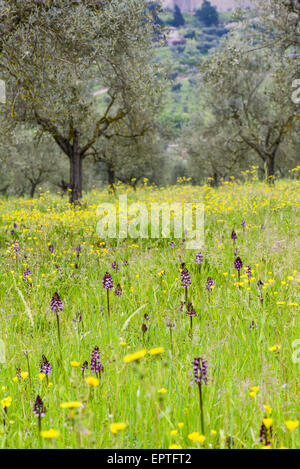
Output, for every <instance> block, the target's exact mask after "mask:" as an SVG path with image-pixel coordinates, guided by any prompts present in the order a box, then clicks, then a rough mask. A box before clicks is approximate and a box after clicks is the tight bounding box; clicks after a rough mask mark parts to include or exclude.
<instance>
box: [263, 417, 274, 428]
mask: <svg viewBox="0 0 300 469" xmlns="http://www.w3.org/2000/svg"><path fill="white" fill-rule="evenodd" d="M272 423H273V419H271V418H270V417H269V418H266V419H263V424H264V426H265V427H266V428H267V429H269V428H270V427H271V426H272Z"/></svg>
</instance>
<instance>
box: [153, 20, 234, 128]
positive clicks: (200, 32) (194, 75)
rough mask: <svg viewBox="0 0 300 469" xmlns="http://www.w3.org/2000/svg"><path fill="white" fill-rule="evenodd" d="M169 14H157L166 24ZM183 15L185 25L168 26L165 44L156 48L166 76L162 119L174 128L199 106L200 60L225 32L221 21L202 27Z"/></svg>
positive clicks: (168, 21) (188, 117)
mask: <svg viewBox="0 0 300 469" xmlns="http://www.w3.org/2000/svg"><path fill="white" fill-rule="evenodd" d="M223 16H225V14H223ZM172 18H173V14H172V13H170V12H168V13H165V14H164V15H162V16H161V20H162V21H163V22H164V24H166V25H168V24H170V21H171V20H172ZM184 18H185V25H184V26H181V27H178V28H174V27H171V28H170V31H169V34H167V41H166V43H165V46H164V47H160V48H158V49H157V59H158V62H160V63H164V64H166V65H167V67H168V69H169V78H170V87H169V91H168V94H167V100H166V106H165V109H164V112H163V116H162V119H163V121H164V123H167V124H169V125H171V127H173V128H175V129H179V128H181V127H182V126H183V125H184V124H186V123H187V122H188V121H189V120H190V117H191V115H192V114H193V113H194V112H196V111H197V110H198V109H199V107H201V99H200V96H199V94H198V75H199V70H200V68H201V62H202V61H203V59H204V58H205V56H206V55H207V54H209V53H210V52H211V51H212V50H213V49H214V48H215V47H217V46H218V44H219V42H220V40H221V38H222V37H223V36H224V35H225V34H227V32H228V28H227V23H226V22H225V21H223V22H222V23H220V24H219V26H217V27H216V26H215V27H204V26H203V25H201V23H200V22H199V21H197V19H196V18H195V16H194V15H192V14H188V13H185V14H184ZM228 20H229V21H230V19H228ZM167 27H168V26H167ZM168 28H169V27H168Z"/></svg>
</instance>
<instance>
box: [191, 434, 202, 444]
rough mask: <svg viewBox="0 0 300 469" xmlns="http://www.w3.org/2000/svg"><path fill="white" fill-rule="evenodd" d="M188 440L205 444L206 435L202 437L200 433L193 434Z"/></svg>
mask: <svg viewBox="0 0 300 469" xmlns="http://www.w3.org/2000/svg"><path fill="white" fill-rule="evenodd" d="M188 439H189V440H191V441H196V442H197V443H203V441H204V440H205V436H204V435H200V433H199V432H193V433H190V434H189V435H188Z"/></svg>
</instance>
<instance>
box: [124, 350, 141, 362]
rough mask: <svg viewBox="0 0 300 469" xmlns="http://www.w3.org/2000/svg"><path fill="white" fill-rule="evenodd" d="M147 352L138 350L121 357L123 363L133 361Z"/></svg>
mask: <svg viewBox="0 0 300 469" xmlns="http://www.w3.org/2000/svg"><path fill="white" fill-rule="evenodd" d="M146 353H147V350H140V351H139V352H135V353H131V354H130V355H126V357H124V358H123V361H124V363H130V362H134V361H136V360H139V359H140V358H143V357H144V356H145V355H146Z"/></svg>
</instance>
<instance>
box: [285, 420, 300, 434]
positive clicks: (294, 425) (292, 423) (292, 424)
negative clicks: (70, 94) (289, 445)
mask: <svg viewBox="0 0 300 469" xmlns="http://www.w3.org/2000/svg"><path fill="white" fill-rule="evenodd" d="M285 424H286V426H287V429H288V430H290V431H291V432H292V431H293V430H295V428H298V427H299V420H286V421H285Z"/></svg>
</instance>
